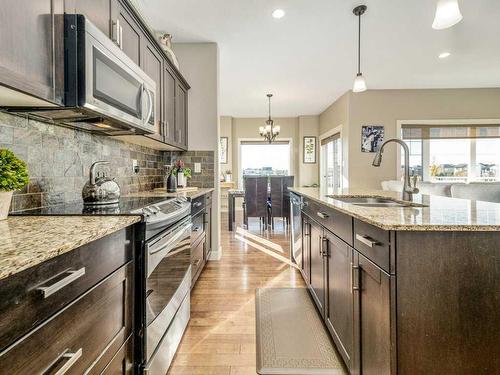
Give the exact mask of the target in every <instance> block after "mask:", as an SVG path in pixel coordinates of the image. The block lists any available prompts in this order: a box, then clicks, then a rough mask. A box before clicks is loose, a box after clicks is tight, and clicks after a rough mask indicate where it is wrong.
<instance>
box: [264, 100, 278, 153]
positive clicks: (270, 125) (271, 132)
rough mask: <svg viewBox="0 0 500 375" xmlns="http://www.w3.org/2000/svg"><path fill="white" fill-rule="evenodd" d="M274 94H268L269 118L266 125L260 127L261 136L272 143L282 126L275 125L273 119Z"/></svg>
mask: <svg viewBox="0 0 500 375" xmlns="http://www.w3.org/2000/svg"><path fill="white" fill-rule="evenodd" d="M272 96H273V94H267V99H268V101H269V118H268V119H267V121H266V126H261V127H259V133H260V135H261V137H264V139H265V140H266V141H267V142H269V143H270V144H271V143H272V142H273V141H274V140H275V139H276V137H277V136H278V134H279V133H280V127H279V126H275V125H274V121H273V120H272V119H271V98H272Z"/></svg>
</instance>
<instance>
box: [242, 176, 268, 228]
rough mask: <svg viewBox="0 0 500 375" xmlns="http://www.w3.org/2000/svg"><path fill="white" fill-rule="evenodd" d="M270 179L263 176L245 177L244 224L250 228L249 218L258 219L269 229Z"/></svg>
mask: <svg viewBox="0 0 500 375" xmlns="http://www.w3.org/2000/svg"><path fill="white" fill-rule="evenodd" d="M267 184H268V178H267V177H265V176H264V177H263V176H245V177H244V178H243V186H244V187H245V201H244V202H243V223H244V224H245V225H246V226H247V228H248V218H249V217H258V218H259V219H260V222H261V225H264V226H265V227H267V216H268V192H267Z"/></svg>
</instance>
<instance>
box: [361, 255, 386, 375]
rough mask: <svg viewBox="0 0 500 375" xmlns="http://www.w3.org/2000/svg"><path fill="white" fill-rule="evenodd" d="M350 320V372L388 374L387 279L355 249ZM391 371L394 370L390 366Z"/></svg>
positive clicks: (384, 274)
mask: <svg viewBox="0 0 500 375" xmlns="http://www.w3.org/2000/svg"><path fill="white" fill-rule="evenodd" d="M354 254H355V258H356V260H355V262H354V263H355V268H354V271H355V277H354V278H353V282H354V285H353V290H354V295H355V298H354V304H355V306H354V319H355V320H354V322H355V350H356V356H357V358H356V360H355V368H354V371H353V373H356V374H359V373H362V374H363V375H379V374H391V373H392V372H391V329H390V326H391V314H390V312H391V308H390V304H391V301H390V284H391V278H390V276H389V275H388V274H386V273H385V272H384V271H383V270H382V269H381V268H379V267H377V266H376V265H375V264H374V263H372V262H370V261H369V260H368V259H367V258H365V257H364V256H363V255H361V254H359V253H358V252H357V251H355V252H354ZM393 371H394V372H395V370H394V369H393Z"/></svg>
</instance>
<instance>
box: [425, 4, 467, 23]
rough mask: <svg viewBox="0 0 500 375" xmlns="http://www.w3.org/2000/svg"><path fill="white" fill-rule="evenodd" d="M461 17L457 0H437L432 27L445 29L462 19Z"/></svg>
mask: <svg viewBox="0 0 500 375" xmlns="http://www.w3.org/2000/svg"><path fill="white" fill-rule="evenodd" d="M462 18H463V17H462V13H460V7H459V6H458V0H438V2H437V5H436V15H435V17H434V22H433V23H432V28H433V29H436V30H442V29H447V28H448V27H452V26H453V25H456V24H457V23H459V22H460V21H462Z"/></svg>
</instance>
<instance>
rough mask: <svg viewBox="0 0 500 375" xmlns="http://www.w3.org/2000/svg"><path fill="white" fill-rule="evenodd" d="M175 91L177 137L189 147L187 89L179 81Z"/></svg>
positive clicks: (184, 146)
mask: <svg viewBox="0 0 500 375" xmlns="http://www.w3.org/2000/svg"><path fill="white" fill-rule="evenodd" d="M175 91H176V92H175V135H176V137H175V138H176V141H177V143H178V144H179V146H180V147H183V148H186V149H187V142H188V140H187V90H186V89H185V88H184V87H183V86H182V85H181V84H180V83H179V82H178V83H177V85H176V88H175Z"/></svg>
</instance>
